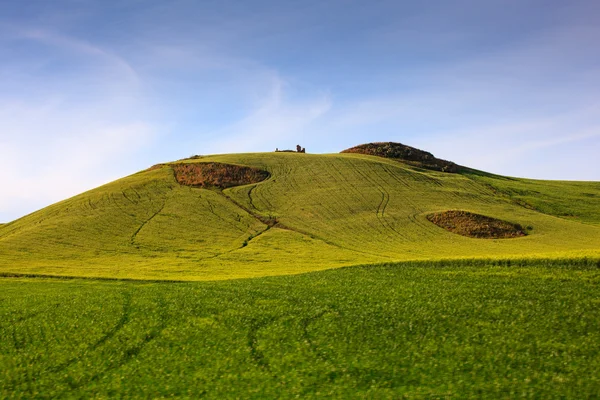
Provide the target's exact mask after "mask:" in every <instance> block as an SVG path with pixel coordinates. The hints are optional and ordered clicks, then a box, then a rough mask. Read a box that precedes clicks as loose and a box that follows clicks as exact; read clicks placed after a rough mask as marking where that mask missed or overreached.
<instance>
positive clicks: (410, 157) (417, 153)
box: [342, 142, 462, 172]
mask: <svg viewBox="0 0 600 400" xmlns="http://www.w3.org/2000/svg"><path fill="white" fill-rule="evenodd" d="M342 153H357V154H367V155H371V156H378V157H385V158H391V159H394V160H399V161H402V162H405V163H407V164H411V165H414V166H416V167H421V168H426V169H432V170H435V171H441V172H459V171H460V170H461V168H462V167H461V166H460V165H458V164H455V163H453V162H451V161H446V160H442V159H439V158H435V157H434V156H433V154H431V153H428V152H426V151H423V150H419V149H416V148H414V147H410V146H406V145H403V144H402V143H394V142H377V143H367V144H361V145H360V146H356V147H352V148H350V149H346V150H344V151H342Z"/></svg>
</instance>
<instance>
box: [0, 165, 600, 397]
mask: <svg viewBox="0 0 600 400" xmlns="http://www.w3.org/2000/svg"><path fill="white" fill-rule="evenodd" d="M177 163H179V164H190V163H210V164H207V165H205V166H202V168H203V169H204V170H210V171H217V172H218V171H233V172H232V173H233V174H237V175H235V176H233V175H232V176H228V177H226V178H227V179H229V180H228V182H229V183H231V182H233V181H235V180H242V181H243V179H245V178H244V177H245V176H250V177H251V178H252V179H256V180H260V179H264V178H265V177H268V178H267V179H266V180H263V181H260V182H258V183H253V184H248V185H242V186H235V187H230V188H226V189H219V188H218V187H215V186H211V185H212V184H207V182H219V179H220V178H219V176H217V175H214V176H210V177H208V178H209V179H205V178H206V177H204V176H202V177H198V176H196V175H194V174H195V173H196V172H194V171H199V170H201V169H202V168H199V167H200V166H198V165H196V166H193V165H183V166H177V167H173V164H161V165H158V166H155V167H153V168H150V169H148V170H145V171H141V172H139V173H137V174H133V175H131V176H128V177H125V178H123V179H120V180H118V181H115V182H112V183H110V184H107V185H105V186H102V187H99V188H97V189H94V190H91V191H89V192H86V193H82V194H81V195H78V196H75V197H73V198H70V199H67V200H65V201H62V202H60V203H56V204H54V205H51V206H49V207H47V208H44V209H42V210H40V211H37V212H35V213H32V214H30V215H28V216H25V217H23V218H21V219H18V220H16V221H13V222H10V223H7V224H0V398H113V397H118V398H163V397H178V398H200V397H206V398H215V399H222V398H298V397H301V398H574V399H580V398H593V397H594V396H597V394H598V393H600V379H599V378H598V376H599V375H598V373H597V371H598V369H599V368H600V311H599V310H600V292H599V291H598V289H599V287H600V207H599V206H598V199H600V184H599V183H597V182H559V181H535V180H527V179H516V178H507V177H501V176H495V175H491V174H487V173H483V172H480V171H474V170H470V169H464V170H461V171H462V172H461V173H460V174H459V173H444V172H436V171H432V170H426V169H422V168H419V167H416V166H410V165H407V164H403V163H400V162H397V161H393V160H389V159H385V158H379V157H375V156H366V155H360V154H330V155H311V154H293V153H257V154H230V155H216V156H207V157H200V158H194V159H187V160H181V161H178V162H177ZM223 164H227V165H225V166H224V165H223ZM231 164H233V165H239V166H244V167H252V168H243V169H240V168H238V167H235V166H232V165H231ZM456 168H458V166H457V167H456ZM256 169H259V170H261V171H258V170H256ZM177 171H183V172H184V173H185V175H184V176H183V181H184V182H186V181H190V182H200V183H202V185H204V186H205V187H203V188H200V187H191V186H185V185H183V184H179V183H178V180H177V178H178V176H177ZM265 171H266V172H265ZM179 178H181V177H179ZM233 178H235V179H233ZM453 216H454V217H456V216H458V218H460V219H462V220H464V221H466V222H465V224H464V225H463V226H461V227H460V228H461V229H463V230H465V229H466V231H468V230H469V229H471V224H473V225H474V226H475V228H477V229H480V228H483V230H478V231H477V234H483V235H484V236H485V234H486V229H487V228H490V227H491V228H490V229H495V230H496V231H498V232H500V231H501V233H502V234H503V235H508V236H509V237H510V238H505V239H483V238H473V237H469V236H462V235H459V234H455V233H452V232H450V231H449V230H455V231H457V232H458V231H460V232H463V231H461V230H460V229H455V228H457V227H456V226H453V225H452V224H453V223H454V222H455V220H453V219H452V218H454V217H453ZM430 220H432V221H438V222H440V223H441V224H442V225H444V226H446V229H448V230H446V229H444V228H441V227H440V226H438V225H436V224H434V223H433V222H431V221H430ZM513 228H514V229H517V228H518V230H516V231H512V230H511V229H513ZM343 267H345V268H343ZM249 278H252V279H249Z"/></svg>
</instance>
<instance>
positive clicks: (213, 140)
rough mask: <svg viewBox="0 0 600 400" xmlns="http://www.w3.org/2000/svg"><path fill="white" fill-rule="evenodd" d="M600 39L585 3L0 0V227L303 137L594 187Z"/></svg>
mask: <svg viewBox="0 0 600 400" xmlns="http://www.w3.org/2000/svg"><path fill="white" fill-rule="evenodd" d="M421 3H423V4H421ZM598 38H600V3H599V2H597V1H595V0H588V1H578V0H574V1H569V2H566V1H553V0H543V1H542V0H540V1H528V0H519V1H513V0H501V1H497V0H487V1H479V0H478V1H476V0H469V1H464V0H456V1H428V2H412V1H411V2H408V1H400V0H396V1H375V2H373V1H369V2H367V1H326V0H321V1H312V0H305V1H288V2H281V1H227V0H225V1H223V0H221V1H189V0H185V1H168V2H165V1H141V0H131V1H87V0H55V1H51V2H49V1H46V0H43V1H36V0H31V1H27V2H23V1H14V0H4V1H2V2H0V183H1V184H2V188H1V189H0V193H1V195H0V222H2V221H4V222H6V221H10V220H13V219H15V218H18V217H20V216H22V215H24V214H26V213H29V212H32V211H34V210H36V209H39V208H41V207H43V206H46V205H48V204H51V203H53V202H55V201H58V200H61V199H64V198H67V197H69V196H72V195H75V194H77V193H80V192H82V191H84V190H87V189H91V188H93V187H96V186H98V185H100V184H103V183H106V182H109V181H111V180H114V179H116V178H119V177H122V176H124V175H127V174H130V173H133V172H136V171H138V170H141V169H143V168H146V167H148V166H150V165H152V164H155V163H158V162H163V161H171V160H174V159H179V158H183V157H186V156H189V155H192V154H212V153H227V152H253V151H272V150H274V149H275V147H279V148H293V147H294V146H295V145H296V144H298V143H299V144H301V145H303V146H305V147H306V148H307V150H308V151H309V152H313V153H330V152H338V151H341V150H343V149H345V148H347V147H351V146H354V145H357V144H360V143H365V142H372V141H397V142H402V143H405V144H408V145H411V146H415V147H419V148H422V149H424V150H428V151H430V152H432V153H433V154H435V155H436V156H438V157H440V158H446V159H449V160H452V161H455V162H457V163H459V164H463V165H467V166H471V167H474V168H478V169H482V170H486V171H490V172H495V173H499V174H504V175H511V176H524V177H531V178H542V179H543V178H545V179H577V180H598V181H600V157H599V156H598V155H597V153H598V151H599V150H600V90H599V89H600V50H598Z"/></svg>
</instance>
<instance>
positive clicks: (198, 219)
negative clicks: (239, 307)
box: [0, 153, 600, 280]
mask: <svg viewBox="0 0 600 400" xmlns="http://www.w3.org/2000/svg"><path fill="white" fill-rule="evenodd" d="M181 162H182V163H197V162H200V163H206V162H213V163H223V164H237V165H243V166H248V167H254V168H259V169H262V170H265V171H267V172H268V173H269V176H270V177H269V178H268V179H266V180H265V181H262V182H259V183H255V184H250V185H244V186H237V187H232V188H227V189H224V190H219V189H216V188H212V189H211V188H208V189H207V188H195V187H189V186H184V185H181V184H179V183H178V182H177V181H176V179H175V177H174V173H173V169H172V167H171V166H170V165H162V166H160V167H158V168H156V169H151V170H147V171H142V172H140V173H137V174H134V175H131V176H129V177H126V178H123V179H120V180H118V181H115V182H113V183H110V184H108V185H105V186H102V187H100V188H97V189H94V190H91V191H89V192H86V193H83V194H81V195H78V196H75V197H73V198H71V199H68V200H65V201H63V202H60V203H57V204H54V205H52V206H50V207H47V208H45V209H43V210H40V211H38V212H35V213H33V214H30V215H28V216H26V217H24V218H21V219H19V220H17V221H13V222H11V223H8V224H5V225H2V226H0V254H1V255H2V257H0V273H4V274H9V273H18V274H51V275H66V276H90V277H111V278H134V279H189V280H205V279H228V278H235V277H251V276H265V275H280V274H291V273H298V272H305V271H311V270H319V269H326V268H333V267H340V266H347V265H355V264H364V263H374V262H387V261H402V260H435V259H446V258H479V257H493V258H507V257H510V258H523V257H567V256H568V257H583V256H599V255H600V252H599V250H598V249H600V212H599V211H598V207H597V206H595V205H594V204H593V200H594V199H596V198H598V197H600V187H599V184H598V183H595V182H590V183H582V182H577V183H570V182H565V183H561V182H544V181H527V180H511V181H510V183H511V184H512V185H513V186H510V187H511V188H512V189H510V190H509V189H507V187H508V186H507V183H506V182H507V180H506V179H507V178H503V177H494V176H491V175H489V176H487V175H486V176H483V175H482V176H479V175H476V174H468V173H465V174H448V173H444V172H437V171H430V170H423V169H421V168H418V167H414V166H410V165H407V164H404V163H401V162H398V161H395V160H390V159H385V158H380V157H376V156H369V155H359V154H335V155H311V154H295V153H256V154H230V155H215V156H207V157H202V158H199V159H193V160H184V161H181ZM532 182H533V183H532ZM532 185H533V186H532ZM533 187H537V188H538V189H536V191H537V192H539V193H540V196H539V199H540V200H538V201H537V203H536V201H533V200H531V199H530V198H527V199H526V200H528V201H527V202H526V201H525V200H523V199H522V198H521V197H519V196H527V194H526V193H528V192H527V190H530V189H523V188H533ZM531 190H534V189H531ZM515 193H517V194H515ZM519 193H521V194H519ZM522 193H525V194H522ZM533 197H535V196H533ZM579 200H581V201H579ZM530 202H531V204H530ZM534 203H535V204H534ZM446 210H465V211H470V212H473V213H478V214H482V215H486V216H489V217H493V218H498V219H502V220H505V221H508V222H510V223H515V224H520V225H521V226H523V227H528V228H529V230H528V234H527V236H524V237H519V238H513V239H497V240H491V239H476V238H469V237H464V236H460V235H456V234H454V233H451V232H448V231H446V230H444V229H442V228H440V227H438V226H436V225H434V224H433V223H431V222H430V221H428V219H427V215H429V214H431V213H434V212H440V211H446ZM557 210H558V211H557ZM554 211H556V212H554ZM550 214H556V215H563V214H567V215H568V218H561V217H558V216H556V215H550Z"/></svg>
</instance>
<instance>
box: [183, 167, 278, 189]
mask: <svg viewBox="0 0 600 400" xmlns="http://www.w3.org/2000/svg"><path fill="white" fill-rule="evenodd" d="M171 168H173V171H174V172H175V179H176V180H177V182H179V183H180V184H181V185H186V186H195V187H205V188H208V187H217V188H221V189H225V188H228V187H232V186H240V185H248V184H250V183H258V182H261V181H264V180H265V179H267V178H268V177H269V176H270V174H269V173H268V172H267V171H263V170H262V169H258V168H252V167H243V166H240V165H233V164H222V163H216V162H209V163H191V164H172V165H171Z"/></svg>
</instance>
